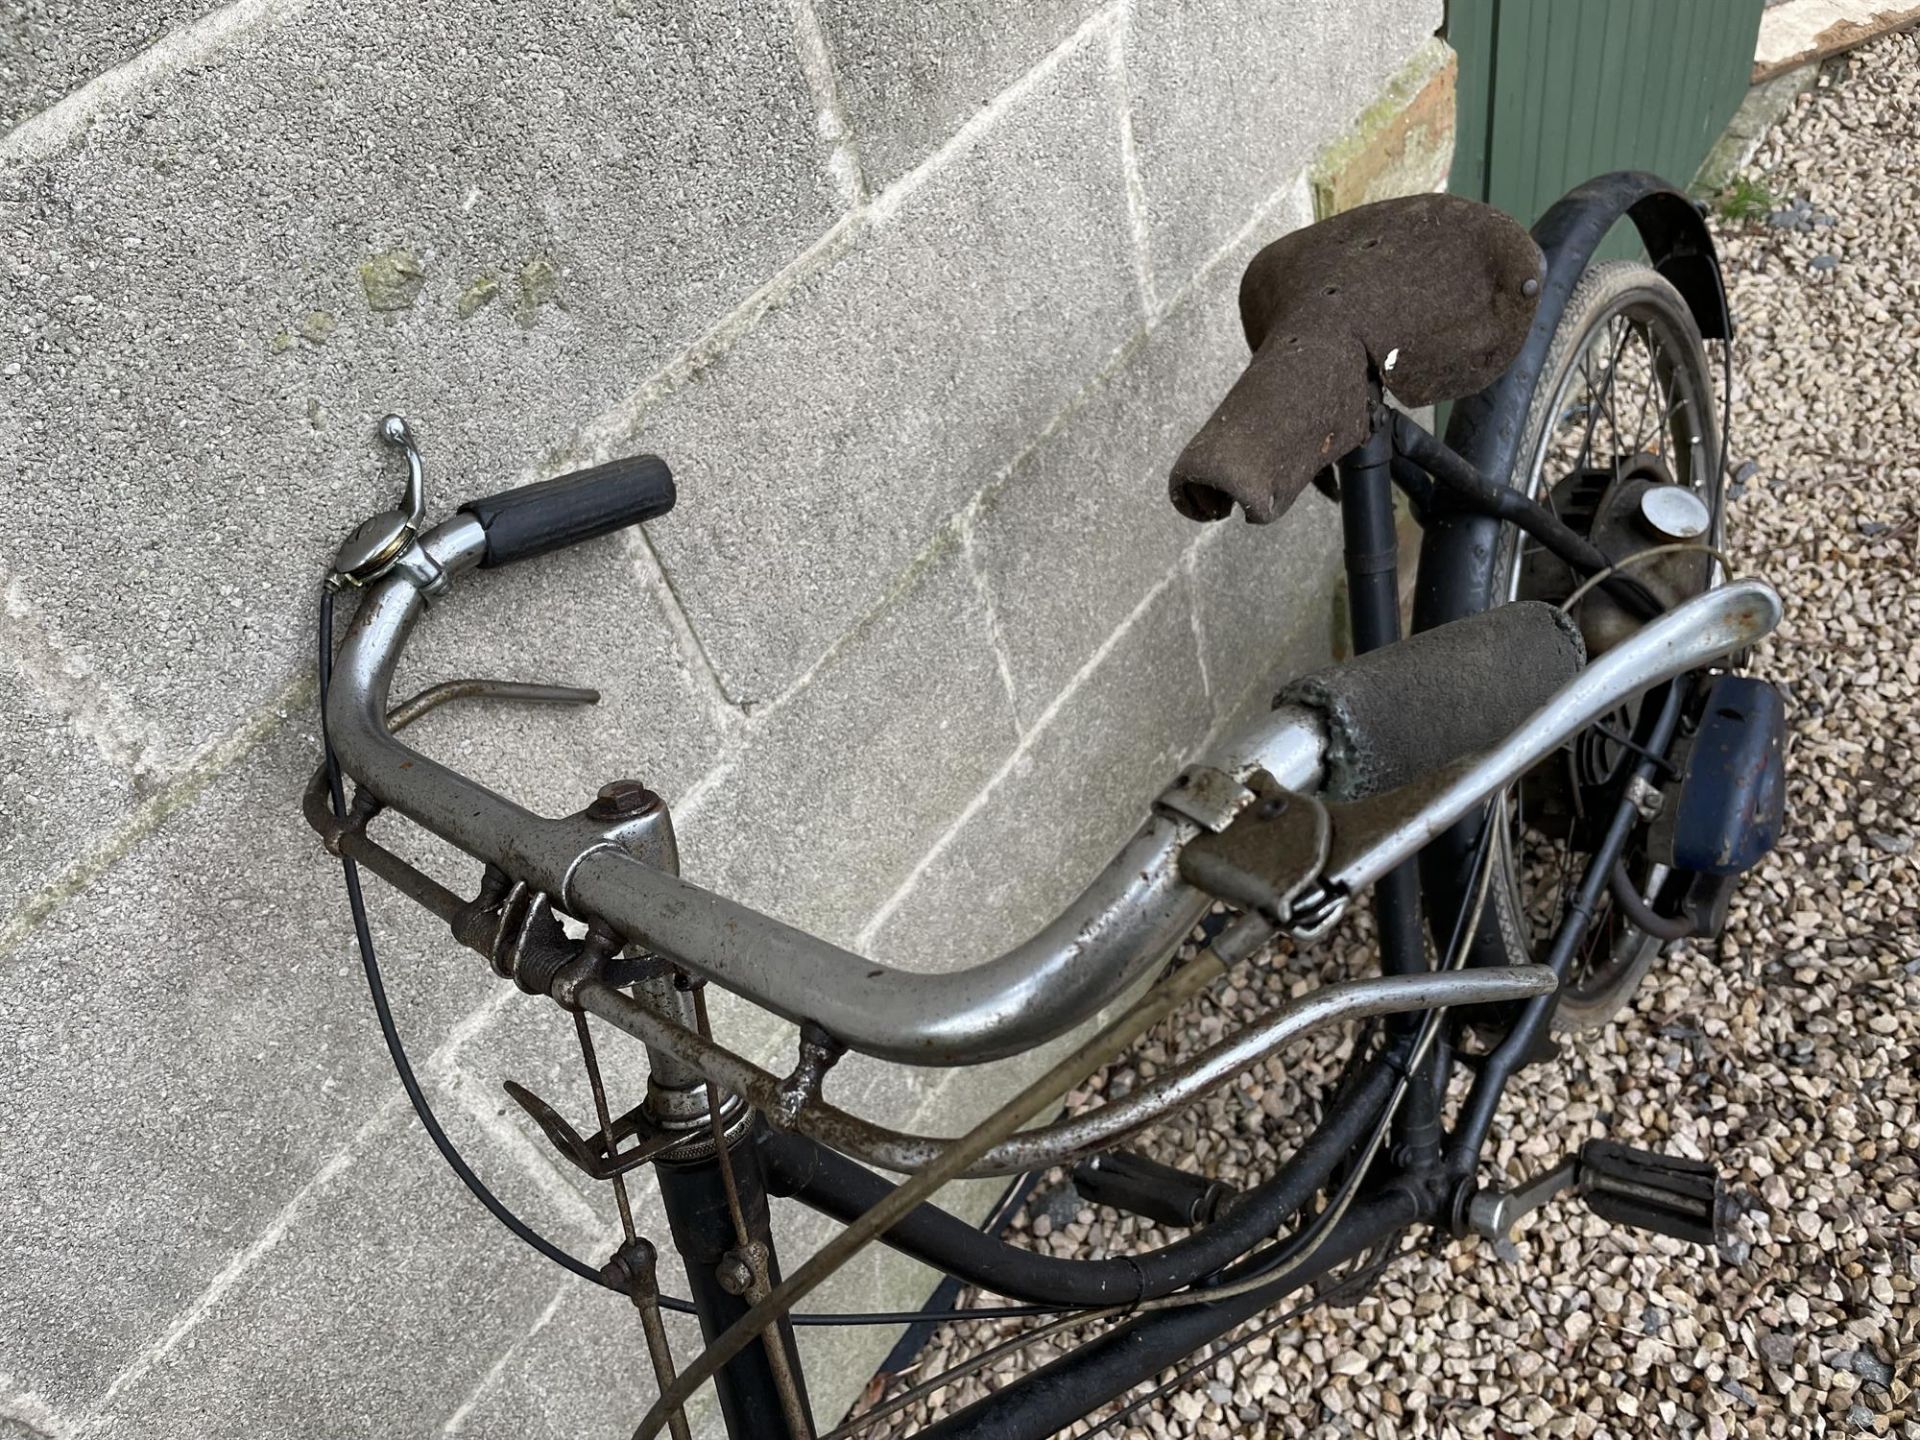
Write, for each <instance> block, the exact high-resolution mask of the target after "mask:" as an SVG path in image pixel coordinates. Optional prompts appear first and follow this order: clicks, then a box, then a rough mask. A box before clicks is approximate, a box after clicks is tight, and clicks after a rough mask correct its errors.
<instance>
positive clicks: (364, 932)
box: [319, 588, 1080, 1325]
mask: <svg viewBox="0 0 1920 1440" xmlns="http://www.w3.org/2000/svg"><path fill="white" fill-rule="evenodd" d="M332 679H333V591H332V590H330V589H324V588H323V589H322V591H321V594H320V643H319V681H320V740H321V745H322V747H323V749H324V750H325V753H326V766H327V789H328V793H329V798H330V803H331V804H332V807H333V813H334V816H335V817H336V818H340V817H344V816H346V815H347V814H348V806H347V801H346V786H345V782H344V781H343V780H342V778H341V774H340V760H339V757H338V756H336V755H335V754H334V753H333V744H332V742H331V741H330V740H329V739H328V738H327V689H328V686H329V684H330V683H331V681H332ZM340 868H341V874H342V876H343V877H344V879H345V883H346V891H347V908H348V910H349V911H350V912H351V914H352V917H353V933H354V939H355V941H356V942H357V943H358V945H359V949H360V966H361V969H362V970H364V971H365V972H366V977H367V991H368V993H369V994H370V995H371V996H372V998H373V1012H374V1017H375V1018H376V1019H377V1020H378V1021H379V1024H380V1038H381V1039H382V1040H383V1041H385V1042H386V1047H387V1055H388V1058H390V1059H391V1060H392V1062H393V1068H394V1073H395V1074H397V1075H398V1076H399V1077H400V1086H401V1088H402V1089H403V1090H405V1091H406V1094H407V1099H408V1101H409V1102H410V1103H411V1104H412V1106H413V1113H414V1114H415V1115H416V1116H417V1117H418V1118H419V1120H420V1125H421V1128H422V1129H424V1130H425V1131H426V1132H427V1137H428V1138H429V1139H430V1140H432V1141H433V1145H434V1148H435V1149H436V1150H438V1151H439V1152H440V1157H441V1158H442V1159H443V1160H445V1161H446V1162H447V1166H448V1168H449V1169H451V1170H452V1171H453V1173H454V1174H455V1175H457V1176H458V1177H459V1179H460V1183H461V1184H463V1185H465V1186H466V1187H467V1190H468V1191H469V1192H470V1193H471V1194H472V1195H473V1198H474V1199H476V1200H478V1201H479V1202H480V1203H481V1204H482V1205H483V1206H485V1207H486V1209H487V1211H488V1213H489V1214H491V1215H492V1216H493V1218H494V1219H496V1220H498V1221H499V1222H500V1223H501V1224H502V1225H504V1226H506V1228H507V1229H508V1230H510V1231H511V1232H512V1233H513V1234H514V1235H515V1236H516V1237H517V1238H518V1239H520V1240H522V1241H523V1242H525V1243H526V1244H527V1245H528V1246H530V1247H531V1248H532V1249H533V1250H535V1251H537V1252H538V1253H539V1254H541V1255H543V1256H545V1257H546V1258H547V1259H548V1260H551V1261H552V1262H553V1263H554V1264H556V1265H558V1266H560V1267H561V1268H562V1269H563V1270H567V1271H569V1272H571V1273H572V1274H574V1275H576V1276H578V1277H579V1278H580V1279H582V1280H585V1281H588V1282H589V1283H591V1284H593V1285H597V1286H599V1287H600V1288H601V1289H603V1290H611V1291H612V1292H613V1293H615V1294H616V1295H625V1294H627V1291H626V1290H625V1289H624V1288H623V1287H621V1286H619V1285H616V1284H614V1283H613V1282H612V1281H611V1280H610V1279H608V1278H607V1276H606V1275H604V1274H602V1273H601V1271H600V1270H599V1269H597V1268H596V1267H594V1266H592V1265H590V1264H588V1263H587V1262H586V1261H585V1260H582V1259H580V1258H579V1257H578V1256H577V1255H573V1254H570V1253H569V1252H568V1251H566V1250H563V1249H562V1248H561V1247H560V1246H558V1245H556V1244H554V1242H553V1241H551V1240H549V1239H547V1238H546V1236H544V1235H542V1234H541V1233H540V1232H539V1231H537V1230H535V1229H534V1228H533V1227H532V1226H531V1225H529V1224H527V1222H526V1221H524V1220H522V1219H521V1218H520V1217H519V1216H518V1215H516V1214H515V1213H514V1212H513V1211H512V1210H511V1209H509V1208H508V1207H507V1205H506V1203H505V1202H504V1201H503V1200H501V1199H500V1197H499V1196H497V1195H495V1194H494V1193H493V1191H492V1190H490V1189H488V1188H487V1185H486V1182H485V1181H483V1180H481V1178H480V1177H479V1176H478V1175H477V1174H475V1173H474V1170H473V1167H472V1166H470V1165H468V1164H467V1162H466V1159H465V1158H464V1157H463V1156H462V1155H461V1154H460V1151H459V1150H458V1148H457V1147H455V1145H454V1143H453V1140H452V1138H451V1137H449V1136H448V1134H447V1132H446V1130H445V1129H444V1128H442V1126H441V1124H440V1120H439V1117H438V1116H436V1115H435V1114H434V1111H433V1106H432V1105H431V1104H430V1103H429V1102H428V1100H427V1097H426V1093H425V1092H424V1091H423V1090H422V1089H421V1088H420V1081H419V1079H418V1077H417V1076H415V1074H414V1070H413V1064H412V1062H411V1061H410V1060H409V1059H408V1058H407V1051H406V1046H405V1045H404V1044H403V1043H402V1042H401V1039H400V1032H399V1030H398V1028H397V1027H396V1026H395V1025H394V1021H393V1009H392V1006H391V1005H390V1004H389V1003H388V1001H387V987H386V982H385V980H384V979H383V978H382V976H381V973H380V962H379V959H378V957H377V956H376V954H375V952H374V945H373V931H372V928H371V927H370V925H369V924H368V921H367V905H366V897H365V896H364V894H363V893H362V892H361V888H360V867H359V866H358V865H356V864H355V863H354V862H353V860H352V859H351V858H349V857H348V856H345V855H342V856H341V857H340ZM659 1305H660V1308H661V1309H662V1310H670V1311H672V1312H674V1313H675V1314H680V1315H697V1314H698V1313H699V1312H698V1310H696V1309H695V1307H694V1305H693V1302H692V1301H690V1300H683V1299H681V1298H680V1297H679V1296H677V1295H668V1294H664V1293H663V1294H661V1295H660V1297H659ZM1078 1313H1080V1311H1079V1310H1077V1309H1074V1308H1072V1307H1060V1306H1047V1305H1002V1306H993V1307H984V1308H981V1309H977V1310H947V1311H920V1310H888V1311H860V1312H847V1313H835V1312H821V1313H812V1314H802V1313H798V1312H795V1313H793V1314H791V1315H790V1316H789V1317H788V1318H789V1319H790V1320H791V1321H792V1322H793V1323H794V1324H795V1325H907V1324H913V1323H916V1322H920V1321H935V1322H939V1323H946V1322H948V1321H955V1320H1008V1319H1016V1318H1021V1317H1025V1316H1031V1315H1066V1314H1078Z"/></svg>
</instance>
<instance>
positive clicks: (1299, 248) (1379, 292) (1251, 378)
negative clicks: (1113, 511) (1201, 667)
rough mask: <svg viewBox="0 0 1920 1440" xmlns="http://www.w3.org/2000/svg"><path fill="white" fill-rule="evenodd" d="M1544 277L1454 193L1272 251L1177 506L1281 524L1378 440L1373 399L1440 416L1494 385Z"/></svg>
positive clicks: (1518, 237) (1501, 221)
mask: <svg viewBox="0 0 1920 1440" xmlns="http://www.w3.org/2000/svg"><path fill="white" fill-rule="evenodd" d="M1545 275H1546V261H1545V259H1544V258H1543V257H1542V256H1541V254H1540V248H1539V247H1538V246H1537V245H1535V244H1534V243H1533V237H1532V236H1530V235H1528V234H1527V232H1526V230H1525V229H1523V228H1522V227H1521V225H1520V224H1519V222H1518V221H1516V220H1514V219H1513V218H1512V217H1511V216H1509V215H1507V214H1505V213H1503V212H1502V211H1499V210H1496V209H1494V208H1493V207H1492V206H1490V205H1482V204H1480V203H1479V202H1477V201H1473V200H1466V199H1463V198H1461V197H1459V196H1455V195H1409V196H1404V197H1402V198H1400V199H1395V200H1382V201H1379V202H1377V203H1376V204H1372V205H1362V206H1359V207H1358V208H1356V209H1353V210H1349V211H1347V212H1345V213H1344V214H1341V215H1336V216H1334V217H1333V218H1332V219H1329V220H1323V221H1320V222H1319V223H1318V224H1315V225H1309V226H1306V227H1305V228H1304V229H1300V230H1296V231H1294V232H1293V233H1292V234H1290V235H1284V236H1282V237H1281V238H1280V239H1278V240H1276V241H1274V242H1273V243H1272V244H1271V245H1268V246H1267V247H1266V248H1265V249H1263V250H1262V251H1261V252H1260V253H1259V254H1258V255H1256V256H1254V257H1253V260H1252V262H1251V263H1249V264H1248V266H1247V269H1246V273H1245V275H1243V276H1242V277H1241V281H1240V319H1241V324H1242V326H1243V327H1244V328H1245V330H1246V335H1247V343H1248V345H1250V346H1251V347H1252V349H1253V358H1252V359H1251V360H1250V361H1249V362H1248V365H1247V369H1246V370H1245V372H1244V373H1243V374H1242V375H1241V376H1240V378H1239V380H1237V381H1236V382H1235V383H1234V386H1233V388H1232V389H1231V390H1229V391H1228V392H1227V395H1226V398H1225V399H1224V400H1222V401H1221V402H1220V404H1219V406H1218V408H1216V409H1215V410H1214V412H1213V414H1212V415H1211V416H1210V417H1209V418H1208V419H1207V422H1206V423H1205V424H1204V425H1202V426H1201V427H1200V430H1199V431H1198V433H1196V434H1195V435H1194V437H1193V439H1192V440H1191V441H1190V442H1188V444H1187V447H1186V449H1185V450H1183V451H1182V452H1181V454H1180V458H1179V459H1178V460H1176V461H1175V462H1174V466H1173V474H1172V477H1171V486H1170V488H1171V493H1172V498H1173V503H1174V506H1175V508H1177V509H1178V510H1179V511H1180V512H1181V514H1183V515H1186V516H1188V517H1190V518H1192V519H1195V520H1222V519H1225V518H1226V517H1227V516H1228V515H1229V514H1231V513H1232V510H1233V507H1234V505H1235V504H1238V505H1239V506H1240V507H1241V508H1242V509H1243V510H1244V511H1245V512H1246V516H1247V519H1248V520H1249V521H1251V522H1252V523H1254V524H1256V525H1264V524H1266V523H1268V522H1269V521H1272V520H1277V519H1278V518H1279V517H1280V516H1281V515H1284V514H1285V513H1286V511H1287V509H1288V508H1289V507H1290V506H1291V505H1292V504H1293V502H1294V501H1295V500H1296V499H1298V498H1299V495H1300V492H1301V491H1302V490H1304V489H1305V488H1306V486H1307V484H1308V482H1310V481H1311V480H1312V479H1313V476H1314V474H1315V473H1316V472H1317V471H1319V470H1320V469H1322V468H1323V467H1325V466H1326V465H1329V464H1331V463H1332V462H1333V461H1335V460H1337V459H1339V458H1340V457H1341V456H1342V455H1344V454H1346V453H1347V451H1349V450H1351V449H1352V448H1353V447H1354V446H1356V445H1358V444H1359V443H1360V442H1361V441H1363V440H1365V439H1366V437H1367V430H1368V414H1367V410H1368V406H1369V404H1370V403H1371V399H1372V396H1373V392H1374V389H1375V387H1376V386H1383V387H1384V388H1386V389H1387V390H1390V391H1391V392H1392V393H1393V395H1394V397H1395V398H1396V399H1397V400H1399V401H1401V402H1402V403H1403V404H1406V405H1434V404H1438V403H1440V402H1441V401H1443V400H1457V399H1459V398H1460V397H1462V396H1465V395H1471V394H1474V393H1475V392H1476V391H1478V390H1481V389H1483V388H1484V387H1485V386H1487V385H1488V384H1490V383H1491V382H1492V381H1493V380H1494V379H1495V378H1497V377H1498V376H1499V374H1500V372H1501V371H1503V370H1505V369H1506V368H1507V366H1508V365H1510V364H1512V363H1513V358H1514V356H1516V355H1517V354H1519V353H1520V347H1521V345H1522V344H1524V343H1525V341H1526V338H1527V333H1528V330H1529V328H1530V327H1531V326H1532V324H1533V317H1534V311H1535V309H1536V308H1537V306H1538V303H1539V296H1540V284H1541V281H1542V280H1543V279H1544V277H1545Z"/></svg>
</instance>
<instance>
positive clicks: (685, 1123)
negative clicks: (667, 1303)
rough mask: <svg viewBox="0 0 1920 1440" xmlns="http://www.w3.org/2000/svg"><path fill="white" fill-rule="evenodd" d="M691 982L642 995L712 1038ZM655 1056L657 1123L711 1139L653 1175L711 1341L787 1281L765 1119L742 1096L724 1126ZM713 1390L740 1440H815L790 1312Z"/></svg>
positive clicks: (709, 1093) (681, 1070)
mask: <svg viewBox="0 0 1920 1440" xmlns="http://www.w3.org/2000/svg"><path fill="white" fill-rule="evenodd" d="M686 984H687V982H686V981H685V980H684V979H683V978H682V977H680V976H677V975H660V976H657V977H655V978H652V979H649V980H646V981H643V982H642V983H641V985H640V986H639V987H638V988H639V989H640V990H642V991H644V992H645V993H644V996H643V998H644V999H645V1000H646V1001H647V1003H648V1004H650V1005H652V1006H654V1007H655V1008H656V1009H659V1010H661V1011H662V1013H664V1014H666V1015H668V1016H669V1017H671V1018H672V1019H674V1020H675V1021H676V1022H678V1023H680V1024H682V1025H685V1026H686V1027H687V1028H689V1029H695V1028H697V1029H700V1030H701V1031H703V1032H704V1030H705V1029H706V1026H705V1023H704V1022H705V1019H706V1012H705V1008H704V1005H702V1004H701V1003H700V1001H699V997H698V996H696V995H695V994H693V993H692V992H691V991H690V990H689V989H688V988H686ZM647 1058H648V1060H649V1062H650V1064H651V1067H652V1073H651V1078H650V1080H649V1082H648V1085H647V1114H648V1117H649V1118H650V1119H651V1120H652V1121H653V1123H654V1124H655V1125H656V1126H658V1127H660V1128H661V1129H663V1130H677V1131H681V1132H683V1133H684V1132H689V1131H696V1130H705V1131H706V1132H708V1135H709V1138H708V1139H706V1140H704V1141H688V1142H685V1143H683V1144H682V1145H679V1146H676V1147H675V1148H674V1150H673V1151H672V1152H671V1153H672V1157H673V1158H671V1159H666V1158H663V1159H659V1160H656V1161H654V1174H655V1175H656V1176H657V1177H658V1179H659V1183H660V1203H661V1206H662V1208H663V1209H664V1210H665V1211H666V1214H667V1225H668V1228H669V1230H670V1231H671V1232H672V1234H673V1243H674V1248H675V1249H676V1250H678V1251H679V1253H680V1258H681V1260H682V1262H683V1263H684V1264H685V1265H686V1270H687V1284H688V1286H689V1287H690V1289H691V1293H692V1299H693V1306H694V1309H695V1311H696V1312H697V1313H698V1315H699V1319H700V1333H701V1336H702V1337H703V1338H704V1339H705V1340H706V1342H707V1343H708V1344H709V1345H711V1344H712V1343H713V1342H714V1340H715V1339H717V1338H718V1337H719V1336H720V1335H721V1334H722V1333H724V1332H725V1331H726V1330H727V1329H729V1328H730V1327H731V1326H732V1325H733V1323H734V1322H735V1321H737V1320H738V1319H739V1318H740V1317H741V1316H743V1315H745V1314H746V1313H747V1311H748V1310H750V1309H752V1308H753V1306H754V1304H755V1303H757V1302H758V1301H759V1300H761V1299H762V1298H764V1296H765V1295H766V1293H767V1291H768V1290H770V1289H771V1288H772V1287H773V1286H775V1285H778V1284H779V1283H780V1261H779V1256H778V1255H777V1254H776V1252H775V1250H774V1245H773V1227H772V1223H771V1216H770V1214H769V1211H768V1206H767V1182H766V1173H765V1170H764V1169H763V1168H762V1166H761V1163H760V1147H759V1146H758V1145H757V1144H755V1143H754V1140H755V1134H756V1132H757V1130H758V1129H759V1127H760V1126H761V1125H763V1124H765V1123H766V1122H765V1121H764V1120H762V1119H761V1117H760V1116H759V1115H758V1114H756V1113H754V1112H753V1111H751V1110H748V1109H747V1108H746V1107H744V1106H742V1105H740V1103H739V1102H738V1101H737V1100H736V1101H733V1102H732V1103H731V1104H724V1103H723V1104H722V1105H721V1109H720V1122H719V1123H718V1124H716V1123H715V1122H714V1115H713V1104H712V1102H714V1101H715V1100H717V1099H718V1098H719V1097H718V1093H717V1092H716V1091H715V1089H714V1088H713V1087H712V1086H710V1085H708V1084H706V1083H705V1082H704V1081H703V1080H702V1079H701V1078H700V1077H699V1076H698V1075H696V1074H695V1073H694V1072H693V1071H691V1070H689V1069H687V1068H686V1067H685V1066H683V1065H682V1064H680V1062H679V1061H677V1060H675V1059H674V1058H673V1057H672V1056H670V1055H666V1054H664V1053H662V1052H660V1051H657V1050H654V1049H652V1048H651V1047H650V1048H649V1049H648V1052H647ZM666 1378H667V1377H665V1376H662V1377H661V1379H662V1382H663V1383H664V1382H665V1379H666ZM714 1388H715V1390H716V1391H717V1392H718V1393H719V1397H720V1413H721V1415H722V1417H723V1418H724V1419H725V1421H726V1427H727V1434H728V1435H730V1436H733V1437H736V1440H748V1437H751V1440H812V1436H813V1434H814V1428H813V1412H812V1408H811V1406H810V1404H809V1402H808V1399H807V1389H806V1382H805V1379H804V1378H803V1375H802V1372H801V1369H800V1353H799V1350H798V1349H797V1348H796V1346H795V1344H794V1338H793V1323H792V1321H791V1320H789V1319H788V1318H787V1317H786V1316H784V1315H783V1316H781V1317H780V1320H779V1322H778V1323H777V1324H776V1325H775V1326H774V1327H772V1328H771V1329H770V1330H768V1331H766V1332H765V1333H763V1334H762V1335H761V1337H760V1338H759V1339H758V1340H755V1341H754V1342H753V1343H752V1344H750V1345H748V1346H747V1347H746V1348H745V1349H744V1350H742V1351H741V1352H740V1353H739V1354H738V1355H736V1356H734V1358H733V1359H731V1360H729V1361H727V1363H726V1364H725V1365H723V1366H722V1367H721V1369H720V1372H719V1374H717V1375H716V1376H715V1377H714Z"/></svg>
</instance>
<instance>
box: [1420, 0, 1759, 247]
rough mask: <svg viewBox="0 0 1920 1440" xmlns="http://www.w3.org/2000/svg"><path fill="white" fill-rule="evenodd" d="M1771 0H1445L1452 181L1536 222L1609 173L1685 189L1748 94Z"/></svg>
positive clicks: (1455, 187)
mask: <svg viewBox="0 0 1920 1440" xmlns="http://www.w3.org/2000/svg"><path fill="white" fill-rule="evenodd" d="M1764 8H1765V0H1448V4H1447V40H1448V42H1449V43H1450V44H1451V45H1452V46H1453V48H1454V49H1455V50H1456V51H1458V52H1459V55H1460V76H1459V97H1460V98H1459V107H1460V108H1459V119H1458V126H1457V129H1456V141H1455V147H1454V158H1453V176H1452V179H1451V181H1450V182H1449V185H1450V188H1451V189H1452V191H1453V193H1454V194H1456V195H1466V196H1469V197H1471V198H1472V199H1475V200H1485V201H1486V202H1488V203H1489V204H1492V205H1498V206H1499V207H1500V208H1501V209H1502V210H1505V211H1507V212H1508V213H1510V214H1512V215H1515V216H1518V217H1519V218H1520V220H1522V221H1523V222H1524V223H1526V224H1529V225H1531V224H1532V223H1533V222H1534V221H1535V220H1537V219H1538V218H1539V217H1540V214H1541V212H1542V211H1544V210H1545V209H1546V208H1547V207H1548V206H1549V205H1551V204H1552V203H1553V202H1554V201H1555V200H1557V199H1559V197H1560V196H1561V195H1562V194H1564V193H1565V192H1566V191H1567V190H1569V189H1571V188H1572V187H1573V186H1575V185H1577V184H1579V183H1580V182H1581V181H1582V180H1585V179H1587V178H1589V177H1590V176H1593V175H1598V174H1600V173H1602V172H1603V171H1607V170H1651V171H1653V172H1654V173H1655V174H1657V175H1660V176H1662V177H1663V178H1665V179H1667V180H1670V181H1672V182H1673V183H1674V184H1676V185H1681V186H1684V185H1686V184H1688V183H1689V182H1690V181H1691V180H1692V179H1693V177H1694V174H1695V172H1696V171H1698V170H1699V168H1700V162H1701V161H1703V160H1705V159H1706V157H1707V151H1708V150H1709V149H1711V148H1712V146H1713V143H1714V141H1716V140H1718V139H1719V138H1720V132H1721V131H1722V130H1724V129H1725V128H1726V124H1727V121H1728V120H1730V119H1732V118H1733V112H1734V110H1735V109H1736V108H1738V106H1739V104H1740V100H1741V98H1742V97H1743V96H1744V95H1745V94H1746V93H1747V84H1748V79H1749V76H1750V75H1751V74H1752V71H1753V46H1754V39H1755V37H1756V36H1757V35H1758V34H1759V31H1760V12H1761V11H1762V10H1763V9H1764Z"/></svg>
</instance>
